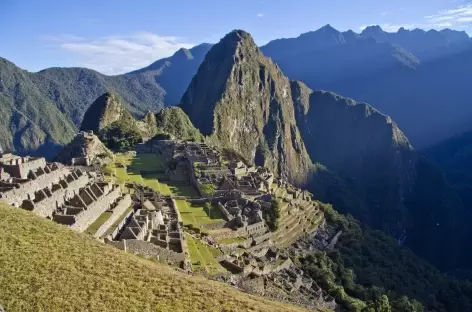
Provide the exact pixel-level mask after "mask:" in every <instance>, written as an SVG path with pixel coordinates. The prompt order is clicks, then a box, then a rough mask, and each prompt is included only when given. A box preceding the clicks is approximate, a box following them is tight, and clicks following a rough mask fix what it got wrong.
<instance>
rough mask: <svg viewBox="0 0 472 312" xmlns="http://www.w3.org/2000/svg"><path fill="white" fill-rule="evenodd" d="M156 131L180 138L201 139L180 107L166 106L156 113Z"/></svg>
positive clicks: (198, 132) (200, 135)
mask: <svg viewBox="0 0 472 312" xmlns="http://www.w3.org/2000/svg"><path fill="white" fill-rule="evenodd" d="M155 118H156V127H157V131H158V132H160V133H164V134H170V135H172V136H173V137H175V138H177V139H180V140H192V141H203V136H202V134H201V133H200V131H198V129H196V128H195V127H194V126H193V124H192V122H191V121H190V119H189V118H188V116H187V115H186V114H185V113H184V112H183V111H182V109H181V108H180V107H175V106H174V107H167V108H164V109H163V110H161V111H160V112H159V113H157V114H156V117H155Z"/></svg>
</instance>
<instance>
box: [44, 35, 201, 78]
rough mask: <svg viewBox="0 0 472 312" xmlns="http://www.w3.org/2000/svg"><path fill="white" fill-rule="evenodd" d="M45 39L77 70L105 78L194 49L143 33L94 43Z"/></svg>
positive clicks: (173, 39) (175, 39)
mask: <svg viewBox="0 0 472 312" xmlns="http://www.w3.org/2000/svg"><path fill="white" fill-rule="evenodd" d="M42 39H45V40H48V41H50V42H53V43H54V44H55V47H58V48H60V49H62V50H63V51H65V52H67V53H69V54H71V55H72V56H73V57H74V58H75V59H76V64H74V65H76V66H84V67H87V68H91V69H94V70H97V71H99V72H101V73H104V74H109V75H116V74H122V73H126V72H129V71H132V70H135V69H138V68H142V67H145V66H147V65H149V64H151V63H152V62H154V61H156V60H158V59H160V58H163V57H168V56H170V55H172V54H173V53H174V52H175V51H177V50H178V49H180V48H191V47H192V46H194V45H193V44H191V43H188V42H185V41H183V40H182V39H181V38H178V37H173V36H160V35H157V34H154V33H150V32H140V33H136V34H133V35H129V36H109V37H102V38H98V39H93V40H87V39H84V38H81V37H76V36H70V35H66V36H63V35H60V36H43V37H42Z"/></svg>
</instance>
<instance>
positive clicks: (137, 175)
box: [106, 153, 172, 196]
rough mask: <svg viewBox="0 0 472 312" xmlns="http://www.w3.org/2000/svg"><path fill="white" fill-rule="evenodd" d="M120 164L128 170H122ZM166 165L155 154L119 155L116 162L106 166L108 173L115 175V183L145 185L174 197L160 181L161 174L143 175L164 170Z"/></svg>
mask: <svg viewBox="0 0 472 312" xmlns="http://www.w3.org/2000/svg"><path fill="white" fill-rule="evenodd" d="M118 164H123V165H125V166H126V168H120V166H118ZM165 166H166V164H165V161H164V160H163V159H162V157H159V156H157V155H154V154H137V155H136V156H134V155H132V154H131V153H117V154H115V162H114V163H112V164H108V165H107V166H106V171H107V172H111V173H114V174H115V182H116V183H118V184H121V185H123V184H124V183H126V182H134V183H137V184H141V185H145V186H148V187H150V188H152V189H153V190H155V191H157V192H160V193H161V194H162V195H164V196H170V195H172V192H171V190H170V189H169V187H168V186H167V184H165V183H160V182H159V180H158V178H157V177H158V176H159V174H148V175H146V177H143V176H142V175H141V171H156V170H164V168H165Z"/></svg>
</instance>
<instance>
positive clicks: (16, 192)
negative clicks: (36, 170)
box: [0, 167, 70, 207]
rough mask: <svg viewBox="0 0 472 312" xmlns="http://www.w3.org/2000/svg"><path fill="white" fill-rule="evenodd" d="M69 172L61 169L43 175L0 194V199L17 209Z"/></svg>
mask: <svg viewBox="0 0 472 312" xmlns="http://www.w3.org/2000/svg"><path fill="white" fill-rule="evenodd" d="M68 174H70V171H69V169H68V168H65V167H61V168H59V169H56V170H54V171H51V172H50V173H44V174H42V175H40V176H39V177H37V178H36V179H34V180H28V181H26V182H24V183H18V184H16V187H15V188H14V189H11V190H9V191H6V192H4V193H2V194H0V198H1V199H3V200H5V201H6V202H7V203H8V204H9V205H11V206H16V207H19V206H20V205H21V204H22V203H23V201H24V200H26V199H34V193H35V192H37V191H39V190H42V189H44V188H46V187H48V188H51V187H52V185H53V184H56V183H58V182H59V181H60V180H61V179H64V178H65V177H66V176H67V175H68Z"/></svg>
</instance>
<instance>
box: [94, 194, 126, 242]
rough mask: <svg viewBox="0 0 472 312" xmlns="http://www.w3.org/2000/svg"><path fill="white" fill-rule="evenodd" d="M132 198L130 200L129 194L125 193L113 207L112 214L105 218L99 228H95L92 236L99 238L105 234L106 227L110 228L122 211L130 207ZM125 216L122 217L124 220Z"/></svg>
mask: <svg viewBox="0 0 472 312" xmlns="http://www.w3.org/2000/svg"><path fill="white" fill-rule="evenodd" d="M132 203H133V202H132V200H131V196H130V195H129V194H126V195H125V196H124V197H123V199H121V200H120V201H119V202H118V204H117V205H116V207H115V208H113V210H112V211H113V213H112V215H111V216H110V217H109V218H108V220H106V221H105V222H104V223H103V224H102V225H101V226H100V228H99V229H98V230H97V232H95V234H94V237H95V238H101V237H102V236H103V235H105V233H106V232H107V231H108V229H109V228H110V226H112V225H113V224H114V223H115V222H116V221H117V220H118V218H119V217H121V215H123V213H124V212H125V211H126V209H128V208H129V207H131V205H132ZM126 218H127V216H126V217H125V218H124V219H125V220H126Z"/></svg>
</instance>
